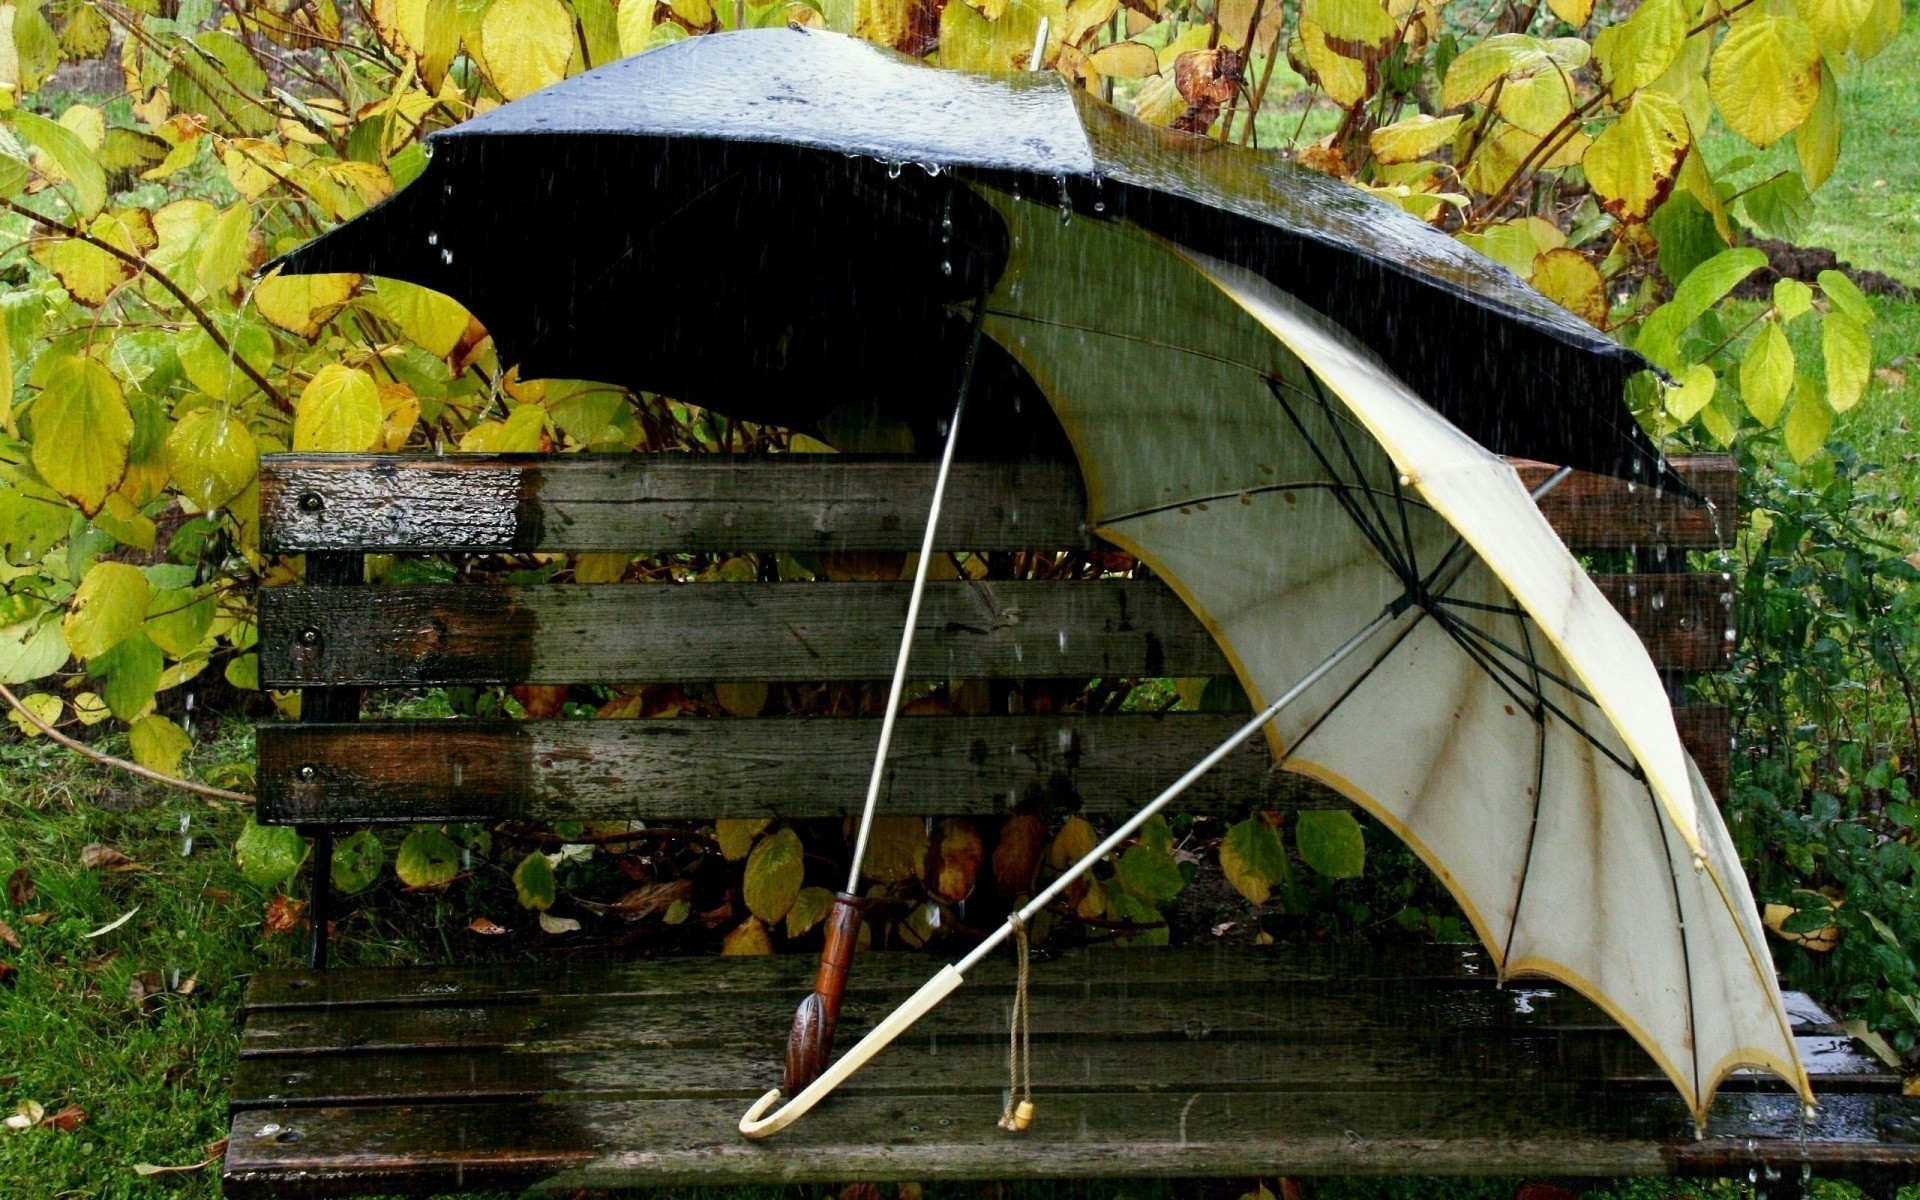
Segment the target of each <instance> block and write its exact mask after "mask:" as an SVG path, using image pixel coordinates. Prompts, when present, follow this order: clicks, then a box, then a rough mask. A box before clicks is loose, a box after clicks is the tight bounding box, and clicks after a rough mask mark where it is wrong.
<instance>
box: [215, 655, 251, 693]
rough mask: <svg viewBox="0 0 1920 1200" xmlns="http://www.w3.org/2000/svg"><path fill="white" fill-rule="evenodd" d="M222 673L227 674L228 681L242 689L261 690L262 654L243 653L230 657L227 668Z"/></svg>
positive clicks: (249, 690) (247, 690) (248, 690)
mask: <svg viewBox="0 0 1920 1200" xmlns="http://www.w3.org/2000/svg"><path fill="white" fill-rule="evenodd" d="M221 674H223V675H224V676H226V680H227V682H228V683H230V684H232V685H233V686H234V687H237V688H239V689H240V690H241V691H245V692H257V691H259V690H260V656H259V655H258V654H242V655H240V656H239V657H237V658H230V659H228V660H227V667H226V670H224V671H222V672H221Z"/></svg>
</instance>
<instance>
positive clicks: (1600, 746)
mask: <svg viewBox="0 0 1920 1200" xmlns="http://www.w3.org/2000/svg"><path fill="white" fill-rule="evenodd" d="M1429 611H1432V612H1433V615H1434V619H1435V620H1437V621H1439V622H1440V623H1441V625H1443V626H1444V627H1445V628H1446V629H1447V631H1448V632H1450V633H1452V634H1453V635H1454V641H1456V642H1458V643H1459V644H1460V645H1461V646H1462V648H1465V647H1466V646H1467V644H1468V643H1467V641H1466V635H1472V636H1473V637H1476V638H1479V639H1482V640H1483V641H1492V642H1494V644H1495V645H1498V644H1499V643H1498V642H1497V641H1495V640H1494V639H1492V638H1489V637H1488V636H1487V633H1486V631H1485V630H1481V629H1476V628H1475V627H1474V626H1472V625H1469V624H1467V623H1466V622H1464V621H1462V620H1460V619H1459V618H1458V617H1456V616H1454V615H1453V614H1452V613H1448V612H1443V611H1438V610H1429ZM1468 653H1469V654H1473V655H1474V657H1475V661H1478V662H1479V663H1480V665H1481V668H1482V669H1483V670H1486V671H1489V672H1490V673H1491V672H1495V671H1497V672H1498V674H1500V675H1505V676H1507V677H1508V678H1509V679H1511V680H1513V682H1514V683H1515V684H1517V685H1519V686H1520V687H1522V688H1525V687H1526V683H1525V681H1523V680H1522V679H1521V678H1520V676H1519V673H1518V672H1516V671H1514V670H1513V668H1511V667H1509V666H1508V665H1507V664H1506V663H1504V662H1501V661H1500V660H1499V659H1497V658H1494V657H1493V656H1492V655H1488V654H1486V651H1485V649H1484V648H1483V649H1480V650H1479V651H1478V653H1475V651H1472V650H1469V651H1468ZM1480 655H1486V657H1485V658H1484V659H1483V658H1481V657H1480ZM1542 673H1543V674H1547V673H1546V672H1544V671H1543V672H1542ZM1548 678H1552V676H1551V675H1550V674H1548ZM1508 694H1509V695H1512V693H1511V692H1509V693H1508ZM1534 696H1535V697H1536V699H1537V700H1538V702H1539V704H1540V706H1541V707H1542V708H1544V709H1546V710H1547V711H1548V712H1550V713H1552V714H1553V715H1554V716H1556V717H1559V718H1560V719H1561V720H1562V721H1565V722H1566V723H1567V726H1568V728H1570V729H1572V730H1573V731H1574V732H1575V733H1577V734H1579V735H1580V736H1581V737H1583V738H1585V739H1586V740H1587V741H1588V742H1589V743H1590V744H1591V745H1592V746H1593V748H1594V749H1595V750H1598V751H1599V752H1600V753H1601V754H1603V755H1605V756H1606V757H1607V758H1608V759H1609V760H1611V761H1612V762H1613V764H1614V765H1615V766H1617V767H1619V768H1620V769H1621V770H1623V771H1625V772H1627V773H1628V774H1629V775H1632V776H1633V777H1634V778H1635V779H1645V778H1646V772H1645V771H1643V770H1641V769H1640V765H1639V764H1638V763H1636V762H1634V761H1632V760H1631V759H1626V758H1622V757H1620V755H1619V754H1617V753H1615V751H1614V750H1613V748H1612V747H1610V746H1608V745H1607V744H1606V743H1604V742H1602V741H1601V740H1600V739H1599V738H1598V737H1596V736H1595V735H1594V734H1593V732H1592V731H1590V730H1589V729H1587V727H1586V726H1584V725H1582V724H1581V723H1580V722H1579V721H1577V720H1575V719H1574V718H1573V716H1572V715H1570V714H1569V713H1568V712H1567V711H1566V710H1565V709H1563V708H1561V707H1560V706H1559V705H1557V704H1555V703H1554V702H1553V701H1551V700H1549V699H1547V697H1546V694H1545V693H1544V691H1543V692H1535V693H1534ZM1582 698H1583V699H1585V697H1584V696H1583V697H1582ZM1515 699H1519V700H1520V702H1521V703H1522V704H1525V703H1526V701H1525V700H1524V699H1520V697H1517V696H1516V697H1515ZM1589 703H1591V701H1589Z"/></svg>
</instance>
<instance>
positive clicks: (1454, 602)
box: [1434, 596, 1527, 628]
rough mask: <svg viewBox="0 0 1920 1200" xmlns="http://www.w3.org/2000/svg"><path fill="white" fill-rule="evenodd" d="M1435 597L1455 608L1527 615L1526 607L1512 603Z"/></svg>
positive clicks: (1503, 614)
mask: <svg viewBox="0 0 1920 1200" xmlns="http://www.w3.org/2000/svg"><path fill="white" fill-rule="evenodd" d="M1434 599H1435V600H1437V601H1439V602H1440V603H1441V604H1447V605H1451V606H1453V607H1455V608H1471V609H1473V610H1474V611H1475V612H1484V613H1493V614H1494V615H1495V616H1501V617H1525V616H1526V615H1527V610H1526V609H1524V608H1519V607H1516V606H1515V605H1511V604H1483V603H1481V602H1480V601H1478V600H1466V599H1462V598H1461V597H1459V596H1435V597H1434ZM1523 628H1524V627H1523Z"/></svg>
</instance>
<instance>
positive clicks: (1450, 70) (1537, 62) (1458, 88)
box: [1441, 33, 1551, 108]
mask: <svg viewBox="0 0 1920 1200" xmlns="http://www.w3.org/2000/svg"><path fill="white" fill-rule="evenodd" d="M1550 61H1551V60H1550V59H1549V58H1548V56H1547V44H1546V43H1545V42H1542V41H1541V40H1540V39H1539V38H1536V37H1529V36H1528V35H1526V34H1524V33H1496V34H1494V35H1493V36H1492V37H1490V38H1488V39H1487V40H1485V41H1483V42H1480V43H1478V44H1477V45H1473V46H1469V47H1468V48H1467V49H1465V50H1463V51H1461V53H1460V56H1459V57H1458V58H1455V59H1454V60H1453V62H1452V63H1451V64H1449V65H1448V67H1447V77H1446V80H1445V82H1444V84H1443V86H1442V88H1441V100H1442V103H1444V104H1445V106H1446V107H1448V108H1458V107H1460V106H1461V105H1462V104H1466V103H1467V102H1469V101H1471V100H1478V99H1479V98H1480V97H1481V96H1483V95H1484V94H1486V91H1487V89H1488V88H1491V87H1492V86H1493V85H1494V84H1496V83H1498V82H1500V81H1501V80H1502V79H1505V78H1506V77H1507V76H1509V75H1511V74H1513V73H1514V72H1516V71H1520V70H1522V69H1537V68H1539V67H1540V66H1542V65H1544V64H1546V63H1548V62H1550Z"/></svg>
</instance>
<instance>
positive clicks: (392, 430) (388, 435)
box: [377, 383, 420, 454]
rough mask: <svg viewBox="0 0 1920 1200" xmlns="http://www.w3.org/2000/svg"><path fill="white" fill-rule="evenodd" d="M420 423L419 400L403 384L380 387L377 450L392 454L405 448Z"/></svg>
mask: <svg viewBox="0 0 1920 1200" xmlns="http://www.w3.org/2000/svg"><path fill="white" fill-rule="evenodd" d="M419 422H420V398H419V397H418V396H416V395H414V394H413V389H412V388H410V387H408V386H407V385H406V384H404V383H383V384H381V385H380V438H379V441H378V443H377V445H378V448H379V449H381V450H385V451H386V452H387V453H389V454H392V453H394V452H396V451H398V450H401V449H403V448H405V446H406V444H407V439H408V438H409V437H411V436H413V427H414V426H415V425H417V424H419Z"/></svg>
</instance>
